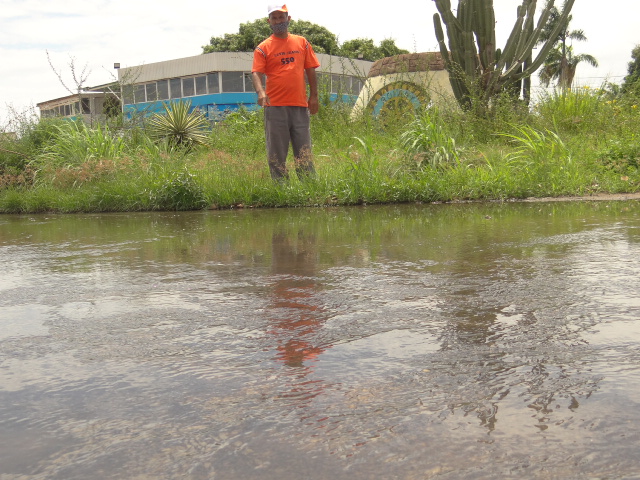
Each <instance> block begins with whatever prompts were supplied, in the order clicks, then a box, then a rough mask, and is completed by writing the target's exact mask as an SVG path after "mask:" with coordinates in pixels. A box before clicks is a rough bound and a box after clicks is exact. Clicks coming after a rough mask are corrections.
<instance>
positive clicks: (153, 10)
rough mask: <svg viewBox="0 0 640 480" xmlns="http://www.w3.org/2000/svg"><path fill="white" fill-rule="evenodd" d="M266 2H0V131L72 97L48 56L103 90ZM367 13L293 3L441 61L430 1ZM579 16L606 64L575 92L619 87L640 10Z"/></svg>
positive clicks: (339, 30)
mask: <svg viewBox="0 0 640 480" xmlns="http://www.w3.org/2000/svg"><path fill="white" fill-rule="evenodd" d="M268 1H269V0H267V1H264V2H263V1H262V0H244V1H242V2H229V1H221V0H214V1H202V0H182V1H175V0H173V1H167V0H154V1H153V2H151V1H144V2H143V1H137V0H94V1H92V2H87V1H80V0H66V1H64V2H51V1H44V0H0V22H1V23H0V25H1V28H0V129H1V127H2V126H3V125H5V122H6V120H7V119H8V118H9V117H10V116H11V113H10V111H11V108H12V109H13V110H17V111H24V110H27V109H29V108H30V107H32V106H35V105H36V104H37V103H39V102H42V101H46V100H50V99H54V98H58V97H63V96H66V95H67V94H68V92H67V91H66V90H65V88H64V87H63V86H62V85H61V84H60V82H59V80H58V78H57V77H56V75H55V73H54V72H53V70H52V68H51V67H50V65H49V62H48V60H47V51H48V52H49V56H50V58H51V62H52V64H53V66H54V67H55V68H56V69H57V70H59V71H60V72H61V73H62V76H63V79H64V80H65V83H67V85H69V86H70V87H73V86H74V82H73V80H72V79H71V74H70V69H69V66H68V65H69V63H70V60H71V59H72V58H73V59H74V63H75V66H76V70H77V71H78V73H80V71H81V70H82V69H83V68H84V67H86V68H87V71H88V72H89V77H88V80H87V82H86V83H85V84H86V85H89V86H91V85H100V84H103V83H107V82H109V81H110V80H111V79H113V78H114V73H115V72H114V69H113V64H114V62H119V63H120V64H121V66H122V67H130V66H135V65H141V64H147V63H152V62H158V61H163V60H170V59H175V58H181V57H187V56H192V55H198V54H200V53H202V46H203V45H205V44H207V43H208V42H209V39H210V38H211V37H212V36H221V35H223V34H225V33H236V32H237V31H238V26H239V25H240V23H244V22H248V21H253V20H255V19H257V18H261V17H265V16H266V10H267V3H268ZM451 3H452V4H453V5H454V6H455V5H457V2H456V1H455V0H453V1H452V2H451ZM521 3H522V1H521V0H494V9H495V11H496V19H497V22H498V23H497V32H498V38H497V42H498V45H499V46H504V42H505V41H506V39H507V35H508V33H509V31H510V29H511V28H512V26H513V23H514V21H515V12H516V7H517V6H518V5H520V4H521ZM538 3H539V5H542V4H543V3H544V1H543V0H539V1H538ZM556 3H557V4H560V3H561V0H556ZM603 4H605V5H606V6H605V7H603V6H602V5H603ZM367 5H371V3H369V2H362V1H343V2H340V3H339V4H329V3H327V2H317V1H309V0H304V1H303V0H292V1H290V2H288V7H289V11H290V15H291V16H292V18H294V19H299V20H308V21H311V22H313V23H317V24H319V25H322V26H324V27H326V28H328V29H329V30H330V31H331V32H333V33H334V34H336V35H337V36H338V39H339V41H340V42H344V41H346V40H351V39H354V38H358V37H366V38H373V39H374V40H375V41H376V42H379V41H380V40H383V39H385V38H393V39H394V40H395V41H396V45H398V47H400V48H404V49H407V50H409V51H412V52H414V51H416V52H424V51H437V43H436V40H435V35H434V28H433V19H432V17H433V14H434V13H435V12H436V8H435V3H434V2H433V0H396V1H393V2H385V4H384V5H385V6H384V7H383V8H379V9H374V8H368V7H367ZM337 6H339V8H337ZM391 6H392V7H394V9H391V8H390V7H391ZM572 13H573V21H572V23H571V27H572V28H573V29H577V28H580V29H582V30H584V32H585V35H586V36H587V38H588V42H579V43H577V44H575V46H574V48H575V50H576V51H577V52H578V53H590V54H592V55H594V56H595V57H596V58H597V59H598V61H599V63H600V67H599V68H593V67H590V66H588V65H586V64H584V65H581V66H579V67H578V71H577V75H576V82H577V83H578V84H580V85H589V86H599V85H601V84H602V83H603V82H604V81H605V80H609V81H612V82H616V83H619V82H621V81H622V77H623V76H624V75H625V74H626V71H627V64H628V62H629V61H630V60H631V50H632V49H633V47H634V46H635V45H637V44H640V34H638V33H637V31H638V26H637V19H638V18H639V17H640V15H639V14H640V0H609V1H607V2H603V1H602V0H575V4H574V7H573V11H572ZM9 107H11V108H9Z"/></svg>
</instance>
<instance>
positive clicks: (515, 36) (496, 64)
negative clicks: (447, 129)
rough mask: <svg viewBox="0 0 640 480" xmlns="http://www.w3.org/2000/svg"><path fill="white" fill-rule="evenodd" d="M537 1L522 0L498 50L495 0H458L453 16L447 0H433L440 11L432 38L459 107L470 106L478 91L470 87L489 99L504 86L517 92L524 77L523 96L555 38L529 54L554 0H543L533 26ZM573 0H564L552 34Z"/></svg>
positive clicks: (547, 18) (559, 24)
mask: <svg viewBox="0 0 640 480" xmlns="http://www.w3.org/2000/svg"><path fill="white" fill-rule="evenodd" d="M536 1H537V0H522V5H520V6H519V7H518V8H517V19H516V22H515V25H514V26H513V29H512V31H511V34H510V35H509V38H508V39H507V43H506V44H505V47H504V49H499V48H496V29H495V24H496V22H495V14H494V10H493V0H458V9H457V14H456V15H454V14H453V12H452V11H451V1H450V0H434V2H435V3H436V8H437V9H438V12H440V13H439V14H438V13H435V14H434V15H433V23H434V26H435V32H436V38H437V39H438V45H439V46H440V52H441V53H442V57H443V58H444V61H445V65H446V68H447V70H448V72H449V81H450V82H451V87H452V89H453V93H454V95H455V96H456V99H457V100H458V103H459V104H460V105H461V106H462V107H463V108H469V107H470V106H471V105H472V93H476V92H472V90H473V89H477V93H476V95H477V96H479V98H480V99H481V100H482V102H483V103H484V104H487V103H488V102H489V101H490V100H491V98H492V97H494V96H495V95H496V94H498V93H499V92H501V91H503V90H505V88H509V89H511V88H514V89H516V90H517V91H518V92H519V91H520V90H521V89H522V82H523V81H524V90H525V99H527V98H526V97H527V95H528V89H529V85H530V83H529V82H530V80H529V77H530V76H531V74H533V73H534V72H535V71H536V70H537V69H538V68H539V67H540V65H542V63H543V62H544V60H545V58H546V57H547V55H548V54H549V51H550V50H551V49H552V48H553V40H549V41H547V42H546V43H545V44H544V45H543V46H542V48H541V49H540V51H539V52H538V54H537V55H536V57H535V59H534V58H533V54H532V52H533V47H534V46H535V45H536V43H537V42H538V39H539V37H540V33H541V31H542V28H543V27H544V26H545V25H546V23H547V22H548V20H549V14H550V13H551V8H552V7H553V4H554V2H553V0H551V1H549V2H548V3H547V5H546V6H545V8H544V9H543V10H542V12H541V14H540V17H539V19H538V22H537V24H536V25H535V26H534V15H535V11H536ZM574 1H575V0H566V1H565V4H564V8H563V10H562V14H561V16H560V19H559V21H558V23H557V25H558V26H557V27H556V29H557V30H558V31H556V32H553V33H552V35H550V37H549V38H550V39H555V38H556V37H557V35H558V33H559V30H560V28H561V27H562V25H564V23H565V19H566V18H567V16H568V15H569V12H570V11H571V8H572V7H573V3H574ZM441 16H442V18H441ZM442 23H444V24H445V26H446V28H447V37H448V40H449V48H447V45H446V44H445V37H444V31H443V29H442ZM527 100H528V99H527Z"/></svg>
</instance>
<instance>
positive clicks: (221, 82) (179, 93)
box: [123, 72, 363, 105]
mask: <svg viewBox="0 0 640 480" xmlns="http://www.w3.org/2000/svg"><path fill="white" fill-rule="evenodd" d="M318 84H319V86H320V89H321V90H322V88H323V87H325V88H328V89H329V91H330V92H331V93H336V94H348V95H358V94H359V93H360V90H361V89H362V86H363V82H362V80H361V79H360V78H358V77H350V76H347V75H330V74H325V73H318ZM254 91H255V90H254V88H253V82H252V79H251V73H250V72H211V73H208V74H206V75H199V76H196V77H184V78H169V79H165V80H158V81H156V82H150V83H144V84H139V85H132V86H129V87H125V88H124V91H123V95H124V103H125V104H126V105H130V104H134V103H145V102H155V101H158V100H160V101H162V100H173V99H178V98H185V97H193V96H196V95H211V94H214V93H221V92H225V93H227V92H233V93H242V92H254Z"/></svg>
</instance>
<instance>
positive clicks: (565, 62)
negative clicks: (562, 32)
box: [539, 45, 598, 89]
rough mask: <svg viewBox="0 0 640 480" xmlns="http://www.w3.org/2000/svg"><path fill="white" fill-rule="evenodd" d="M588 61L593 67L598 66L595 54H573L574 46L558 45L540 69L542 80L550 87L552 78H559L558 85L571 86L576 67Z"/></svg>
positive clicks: (561, 86)
mask: <svg viewBox="0 0 640 480" xmlns="http://www.w3.org/2000/svg"><path fill="white" fill-rule="evenodd" d="M582 62H586V63H588V64H589V65H591V66H593V67H597V66H598V61H597V60H596V59H595V57H594V56H593V55H589V54H586V53H581V54H579V55H574V54H573V47H571V46H568V47H567V46H562V45H558V46H557V47H556V48H554V49H553V50H551V52H549V56H548V57H547V59H546V60H545V61H544V65H543V66H542V70H540V74H539V76H540V82H541V83H542V85H544V86H545V87H548V86H549V84H550V83H551V81H552V80H557V85H558V86H559V87H560V88H562V89H567V88H571V84H572V83H573V78H574V77H575V75H576V67H577V66H578V64H579V63H582Z"/></svg>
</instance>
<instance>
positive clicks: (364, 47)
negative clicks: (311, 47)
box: [339, 38, 409, 62]
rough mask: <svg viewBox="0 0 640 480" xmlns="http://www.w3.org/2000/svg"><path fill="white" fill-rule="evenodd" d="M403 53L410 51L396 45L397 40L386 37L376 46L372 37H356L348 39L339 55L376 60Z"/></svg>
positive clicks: (341, 47)
mask: <svg viewBox="0 0 640 480" xmlns="http://www.w3.org/2000/svg"><path fill="white" fill-rule="evenodd" d="M402 53H409V51H408V50H402V49H401V48H398V47H397V46H396V42H395V40H393V39H391V38H386V39H384V40H382V41H381V42H380V46H376V45H375V43H374V41H373V40H372V39H371V38H356V39H353V40H347V41H346V42H344V43H343V44H342V45H341V46H340V51H339V55H341V56H343V57H348V58H361V59H363V60H369V61H370V62H375V61H376V60H380V59H381V58H384V57H393V56H395V55H400V54H402Z"/></svg>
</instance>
